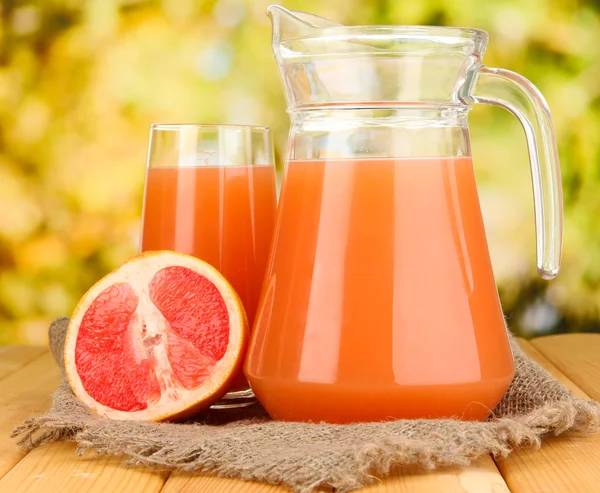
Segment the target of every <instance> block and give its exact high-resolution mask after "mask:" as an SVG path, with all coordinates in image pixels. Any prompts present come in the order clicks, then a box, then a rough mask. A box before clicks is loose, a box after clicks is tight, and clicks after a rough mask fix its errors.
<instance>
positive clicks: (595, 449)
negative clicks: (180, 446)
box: [497, 341, 600, 493]
mask: <svg viewBox="0 0 600 493" xmlns="http://www.w3.org/2000/svg"><path fill="white" fill-rule="evenodd" d="M519 342H520V344H521V347H522V348H523V350H524V351H525V352H526V353H527V354H528V355H529V356H530V357H531V358H532V359H533V360H535V361H536V362H537V363H539V364H540V365H541V366H543V367H544V368H545V369H546V370H548V371H549V372H550V373H552V375H553V376H555V377H556V378H557V379H558V380H560V381H561V382H562V383H563V384H564V385H565V386H566V387H567V388H569V389H570V390H571V391H572V392H573V393H575V394H576V395H577V396H578V397H581V398H584V399H587V398H589V397H588V396H587V395H586V394H585V392H583V391H582V390H581V389H579V388H578V387H577V386H576V385H575V384H574V383H573V382H572V381H571V380H570V379H569V378H568V377H567V376H565V375H564V374H562V373H561V372H560V371H559V370H558V369H557V368H556V367H555V366H554V365H553V364H552V363H551V362H550V361H548V360H547V359H546V358H545V357H544V356H543V355H542V354H540V353H539V352H538V351H537V350H536V349H535V348H534V347H533V346H532V345H531V344H529V343H528V342H526V341H519ZM598 464H600V435H599V434H596V435H593V436H588V437H576V436H563V437H552V438H547V439H545V440H544V444H543V446H542V448H541V449H540V450H535V449H531V448H529V449H517V450H515V451H514V452H513V453H512V454H511V455H510V456H509V457H508V458H507V459H504V460H498V461H497V466H498V468H499V469H500V472H501V473H502V476H503V477H504V479H505V480H506V483H507V484H508V486H509V488H510V490H511V491H512V493H532V492H536V493H587V492H590V493H592V492H597V491H600V468H599V467H598Z"/></svg>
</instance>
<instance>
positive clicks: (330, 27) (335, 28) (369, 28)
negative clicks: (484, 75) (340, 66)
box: [266, 4, 489, 43]
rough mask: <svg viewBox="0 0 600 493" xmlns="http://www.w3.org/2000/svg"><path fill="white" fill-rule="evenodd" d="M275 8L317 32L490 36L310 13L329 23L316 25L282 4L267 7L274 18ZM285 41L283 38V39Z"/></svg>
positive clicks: (472, 30) (479, 38)
mask: <svg viewBox="0 0 600 493" xmlns="http://www.w3.org/2000/svg"><path fill="white" fill-rule="evenodd" d="M274 10H279V11H283V12H286V13H287V14H288V15H290V16H292V17H294V18H295V19H296V20H297V21H298V22H299V23H301V24H304V25H305V26H307V27H309V28H312V29H315V31H317V32H327V33H337V32H349V33H355V32H360V33H361V34H369V32H371V33H372V32H373V31H388V32H393V33H400V34H405V35H406V34H408V35H418V36H427V35H429V36H431V35H434V36H441V37H446V38H462V39H472V40H474V41H476V42H483V43H487V41H488V39H489V36H488V33H487V31H485V30H483V29H478V28H475V27H462V26H428V25H419V24H405V25H389V24H388V25H385V24H375V25H357V26H346V25H343V24H337V23H334V22H332V21H329V20H328V19H325V18H324V17H321V16H319V15H315V14H310V17H312V18H315V19H319V20H323V21H325V22H327V23H330V24H326V25H316V24H314V23H312V22H310V21H308V20H307V19H306V18H303V17H304V16H305V15H306V12H303V11H300V10H290V9H287V8H285V7H283V6H281V5H276V4H272V5H269V6H268V7H267V9H266V13H267V15H268V16H269V17H270V18H271V19H273V18H272V12H273V11H274ZM316 36H318V35H314V36H312V35H305V36H298V37H292V38H287V39H304V38H311V37H316ZM282 41H283V39H282Z"/></svg>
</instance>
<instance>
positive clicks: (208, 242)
mask: <svg viewBox="0 0 600 493" xmlns="http://www.w3.org/2000/svg"><path fill="white" fill-rule="evenodd" d="M275 207H276V191H275V170H274V167H273V166H198V167H191V166H190V167H164V168H149V169H148V170H147V176H146V199H145V204H144V218H143V228H142V241H141V250H142V251H147V250H162V249H167V250H174V251H177V252H181V253H187V254H189V255H193V256H195V257H198V258H200V259H202V260H204V261H206V262H208V263H209V264H211V265H212V266H213V267H215V268H217V269H218V270H219V271H220V272H221V273H222V274H223V275H224V276H225V277H226V278H227V280H228V281H229V282H230V283H231V285H232V286H233V288H234V289H235V290H236V291H237V293H238V295H239V296H240V298H241V300H242V303H243V304H244V308H245V309H246V313H247V315H248V321H249V323H250V326H252V323H253V321H254V316H255V314H256V307H257V304H258V299H259V296H260V289H261V284H262V281H263V278H264V274H265V267H266V263H267V258H268V254H269V245H270V243H271V236H272V233H273V224H274V220H275Z"/></svg>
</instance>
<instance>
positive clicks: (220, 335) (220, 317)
mask: <svg viewBox="0 0 600 493" xmlns="http://www.w3.org/2000/svg"><path fill="white" fill-rule="evenodd" d="M247 340H248V322H247V320H246V314H245V312H244V308H243V306H242V303H241V301H240V299H239V297H238V295H237V294H236V292H235V291H234V289H233V288H232V287H231V286H230V285H229V283H228V282H227V281H226V280H225V278H224V277H223V276H222V275H221V274H220V273H219V271H217V270H216V269H215V268H213V267H212V266H210V265H209V264H207V263H206V262H203V261H202V260H199V259H197V258H195V257H191V256H189V255H183V254H179V253H175V252H170V251H158V252H146V253H142V254H140V255H137V256H135V257H133V258H132V259H131V260H129V261H128V262H126V263H125V264H123V265H122V266H121V267H119V268H118V269H116V270H114V271H113V272H111V273H110V274H108V275H107V276H106V277H104V278H103V279H101V280H100V281H99V282H98V283H96V284H95V285H94V286H93V287H92V288H91V289H90V290H89V291H88V292H87V293H86V294H85V295H84V296H83V298H82V299H81V301H80V302H79V304H78V305H77V307H76V308H75V311H74V312H73V315H72V317H71V321H70V323H69V328H68V330H67V337H66V341H65V369H66V373H67V377H68V379H69V383H70V384H71V387H72V389H73V392H74V393H75V395H77V397H79V399H81V400H82V401H83V402H84V403H85V404H87V405H88V406H89V407H90V408H91V409H92V410H93V411H94V412H96V413H97V414H100V415H102V416H106V417H108V418H113V419H143V420H150V421H161V420H167V419H168V420H181V419H186V418H188V417H190V416H192V415H194V414H196V413H197V412H198V411H200V410H202V409H204V408H206V407H208V406H209V405H210V404H212V403H213V402H215V401H217V400H218V399H220V398H221V397H222V396H223V395H224V394H225V393H226V392H227V388H228V385H229V384H230V382H231V381H232V379H233V378H234V377H235V376H236V375H237V374H239V372H240V370H241V366H242V363H243V359H244V353H245V350H246V345H247Z"/></svg>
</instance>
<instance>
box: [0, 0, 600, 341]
mask: <svg viewBox="0 0 600 493" xmlns="http://www.w3.org/2000/svg"><path fill="white" fill-rule="evenodd" d="M268 3H269V2H268V1H266V0H265V1H263V0H256V1H251V0H218V1H199V0H164V1H162V2H159V1H135V0H129V1H125V0H122V1H118V0H86V1H79V0H62V1H60V0H47V1H39V2H21V1H12V0H3V2H2V7H1V8H2V10H1V18H2V25H1V26H0V343H8V342H22V343H41V342H44V341H45V339H46V333H45V332H46V326H47V323H48V322H49V321H50V320H51V319H52V318H53V317H57V316H62V315H68V314H69V313H70V312H71V310H72V309H73V307H74V305H75V303H76V302H77V300H78V299H79V298H80V297H81V295H82V294H83V293H84V292H85V291H86V290H87V288H89V287H90V286H91V284H93V282H94V281H95V280H97V279H98V278H99V277H100V276H102V275H103V274H105V273H107V272H108V271H109V270H111V269H113V268H114V267H116V266H117V265H119V264H120V263H122V262H123V261H124V260H126V259H127V258H128V257H129V256H130V255H132V254H134V253H135V252H136V249H137V241H138V240H137V238H138V230H139V223H140V215H141V199H142V187H143V180H144V165H145V159H146V145H147V138H148V131H149V125H150V124H151V123H153V122H214V123H219V122H222V123H226V122H227V123H260V124H266V125H271V126H272V127H273V129H274V136H275V145H276V150H277V156H278V159H279V164H281V156H282V154H283V150H284V146H285V142H286V134H287V129H288V119H287V115H286V113H285V105H284V99H283V93H282V90H281V87H280V82H279V78H278V74H277V70H276V67H275V63H274V61H273V58H272V54H271V48H270V33H271V28H270V25H269V21H268V18H267V17H266V16H265V8H266V6H267V5H268ZM283 4H284V5H285V6H286V7H288V8H292V9H300V10H305V11H309V12H312V13H315V14H319V15H321V16H324V17H328V18H331V19H335V20H337V21H339V22H342V23H347V24H430V25H457V26H469V27H478V28H482V29H485V30H487V31H488V32H489V34H490V45H489V48H488V51H487V53H486V56H485V62H486V64H487V65H489V66H497V67H503V68H508V69H510V70H514V71H517V72H520V73H521V74H523V75H525V76H526V77H528V78H529V79H531V80H532V81H533V82H534V83H535V84H536V85H537V86H538V87H539V88H540V89H541V91H542V92H543V93H544V95H545V96H546V98H547V100H548V103H549V105H550V108H551V110H552V113H553V117H554V123H555V127H556V131H557V134H558V141H559V147H560V157H561V165H562V172H563V186H564V199H565V240H564V255H563V268H562V271H561V273H560V275H559V277H558V278H557V279H556V280H554V281H552V282H549V283H548V282H544V281H542V280H541V279H539V278H538V277H537V274H536V269H535V236H534V223H533V201H532V193H531V181H530V176H529V169H528V168H529V164H528V158H527V150H526V145H525V139H524V135H523V132H522V129H521V128H520V126H519V124H518V122H517V121H516V120H515V119H514V117H512V116H511V115H509V114H508V113H505V112H503V110H501V109H495V108H487V107H476V108H474V110H473V111H472V112H471V116H470V126H471V131H472V133H471V135H472V141H473V153H474V159H475V166H476V172H477V177H478V183H479V188H480V194H481V200H482V205H483V209H484V217H485V221H486V229H487V232H488V238H489V242H490V248H491V254H492V261H493V264H494V270H495V273H496V278H497V281H498V283H499V287H500V293H501V298H502V302H503V306H504V309H505V312H506V314H507V317H508V320H509V324H510V326H511V327H512V328H513V330H515V331H517V332H519V333H520V334H521V335H525V336H532V335H537V334H542V333H549V332H559V331H584V330H585V331H600V310H599V308H600V246H599V240H600V235H599V233H600V162H599V160H600V155H599V149H600V56H599V52H600V15H599V14H600V4H599V3H598V1H597V0H588V1H579V2H578V1H575V0H555V1H546V0H496V1H494V2H481V1H479V0H419V1H414V0H379V1H369V0H337V1H334V0H329V1H327V0H320V1H319V0H307V1H287V2H283Z"/></svg>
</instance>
